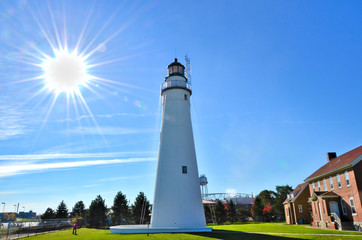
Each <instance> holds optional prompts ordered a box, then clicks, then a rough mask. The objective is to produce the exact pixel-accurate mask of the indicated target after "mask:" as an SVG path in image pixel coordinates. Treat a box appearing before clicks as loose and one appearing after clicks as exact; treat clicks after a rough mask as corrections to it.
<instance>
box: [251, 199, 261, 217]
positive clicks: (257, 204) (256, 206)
mask: <svg viewBox="0 0 362 240" xmlns="http://www.w3.org/2000/svg"><path fill="white" fill-rule="evenodd" d="M263 209H264V207H263V204H262V201H261V198H260V197H259V195H258V196H256V198H255V200H254V203H253V206H252V207H251V214H252V215H253V217H254V220H255V221H261V219H262V216H263Z"/></svg>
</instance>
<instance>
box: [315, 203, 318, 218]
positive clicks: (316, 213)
mask: <svg viewBox="0 0 362 240" xmlns="http://www.w3.org/2000/svg"><path fill="white" fill-rule="evenodd" d="M314 211H315V215H316V216H317V217H318V211H317V204H316V203H315V202H314Z"/></svg>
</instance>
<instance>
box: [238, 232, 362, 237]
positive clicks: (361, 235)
mask: <svg viewBox="0 0 362 240" xmlns="http://www.w3.org/2000/svg"><path fill="white" fill-rule="evenodd" d="M243 233H251V234H267V235H311V236H339V237H360V238H362V234H360V235H357V234H334V233H276V232H243Z"/></svg>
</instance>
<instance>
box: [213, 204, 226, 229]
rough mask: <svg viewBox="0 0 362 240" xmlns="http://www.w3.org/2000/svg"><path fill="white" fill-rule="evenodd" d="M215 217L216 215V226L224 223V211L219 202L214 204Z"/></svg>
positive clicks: (222, 205)
mask: <svg viewBox="0 0 362 240" xmlns="http://www.w3.org/2000/svg"><path fill="white" fill-rule="evenodd" d="M215 215H216V222H217V223H218V224H221V223H224V222H225V221H226V209H225V206H224V204H222V202H221V201H217V203H216V208H215Z"/></svg>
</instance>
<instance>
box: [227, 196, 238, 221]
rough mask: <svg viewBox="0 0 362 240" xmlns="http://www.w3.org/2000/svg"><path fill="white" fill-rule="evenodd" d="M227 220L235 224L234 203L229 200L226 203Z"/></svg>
mask: <svg viewBox="0 0 362 240" xmlns="http://www.w3.org/2000/svg"><path fill="white" fill-rule="evenodd" d="M227 212H228V218H229V221H230V222H231V223H234V222H236V208H235V204H234V202H233V201H232V200H231V199H230V201H229V203H228V209H227Z"/></svg>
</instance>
